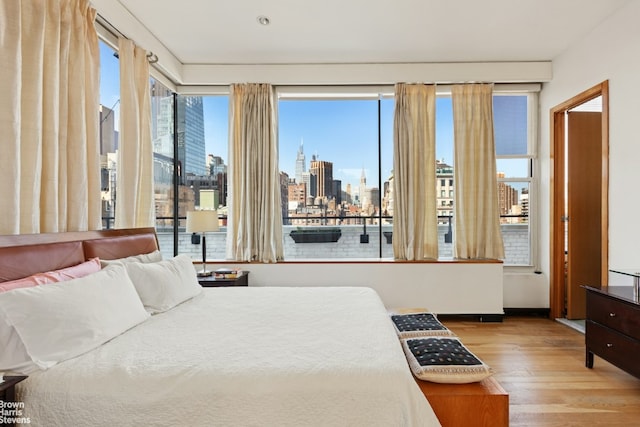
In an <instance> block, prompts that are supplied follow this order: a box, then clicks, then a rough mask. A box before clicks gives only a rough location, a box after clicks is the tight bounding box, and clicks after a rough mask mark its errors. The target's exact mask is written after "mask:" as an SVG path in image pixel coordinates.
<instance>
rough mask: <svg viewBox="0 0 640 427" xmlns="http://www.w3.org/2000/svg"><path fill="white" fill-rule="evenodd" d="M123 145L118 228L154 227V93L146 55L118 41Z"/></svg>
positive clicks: (127, 42) (119, 180) (119, 152)
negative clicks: (152, 119)
mask: <svg viewBox="0 0 640 427" xmlns="http://www.w3.org/2000/svg"><path fill="white" fill-rule="evenodd" d="M118 55H119V58H120V141H119V145H118V169H117V176H118V178H117V181H116V201H115V203H116V221H115V226H116V228H132V227H154V226H155V203H154V189H153V145H152V142H151V93H150V85H149V61H148V60H147V52H146V51H145V50H144V49H142V48H141V47H139V46H136V45H134V43H133V42H132V41H131V40H127V39H123V38H121V39H120V40H119V41H118Z"/></svg>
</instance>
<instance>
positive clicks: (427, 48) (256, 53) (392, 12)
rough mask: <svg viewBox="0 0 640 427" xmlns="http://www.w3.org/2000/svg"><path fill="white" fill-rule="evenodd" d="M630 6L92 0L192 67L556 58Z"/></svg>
mask: <svg viewBox="0 0 640 427" xmlns="http://www.w3.org/2000/svg"><path fill="white" fill-rule="evenodd" d="M629 1H630V0H321V1H308V0H180V1H177V0H94V2H93V3H94V4H95V5H96V6H95V7H96V8H97V9H98V13H99V14H101V16H103V17H104V18H105V19H107V20H108V21H110V22H112V21H116V22H114V24H116V23H117V24H116V26H118V29H119V30H120V31H121V32H122V33H124V34H125V35H127V36H131V34H133V33H135V32H136V31H140V27H144V28H145V29H146V30H148V32H149V33H151V35H152V36H153V38H155V39H156V42H158V43H159V44H161V45H162V46H164V47H165V48H166V49H167V50H168V51H169V52H170V53H171V54H172V55H173V56H174V57H175V58H176V59H177V61H179V62H180V63H182V64H185V65H186V64H292V63H294V64H318V63H325V64H326V63H407V62H409V63H441V62H495V61H549V60H553V58H555V57H556V56H557V55H559V54H560V53H562V52H563V51H564V50H566V49H567V48H569V47H570V46H571V45H572V44H573V43H575V42H576V41H577V40H579V39H581V38H582V37H584V36H585V35H586V34H588V33H589V31H591V30H592V29H593V28H594V27H596V26H597V25H598V24H600V23H601V22H602V21H604V20H605V19H606V18H607V17H608V16H609V15H611V14H612V13H614V12H615V11H616V10H617V9H619V8H620V7H622V6H623V5H624V4H625V3H628V2H629ZM107 3H111V4H118V5H117V7H119V8H120V9H123V8H124V9H126V10H128V12H129V13H130V14H131V15H132V16H129V17H128V19H126V20H123V19H121V18H118V17H115V16H111V15H112V14H113V13H112V10H114V9H113V8H114V7H113V6H111V5H109V6H107ZM124 9H123V10H124ZM259 15H265V16H268V17H269V18H270V20H271V24H270V25H268V26H262V25H260V24H258V22H257V19H256V18H257V17H258V16H259ZM122 22H124V23H125V24H124V27H123V26H122V25H123V24H122ZM136 26H137V27H138V28H137V29H136V28H134V27H136ZM132 38H134V39H135V37H132ZM136 41H138V40H136Z"/></svg>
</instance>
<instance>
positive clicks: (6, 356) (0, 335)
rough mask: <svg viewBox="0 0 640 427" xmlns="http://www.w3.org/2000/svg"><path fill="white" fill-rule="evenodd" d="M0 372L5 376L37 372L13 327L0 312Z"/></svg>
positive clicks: (36, 367)
mask: <svg viewBox="0 0 640 427" xmlns="http://www.w3.org/2000/svg"><path fill="white" fill-rule="evenodd" d="M0 348H1V349H2V351H0V372H4V373H5V375H11V374H15V375H28V374H30V373H31V372H33V371H37V370H38V366H37V365H36V364H35V363H33V360H31V357H29V354H27V349H26V348H24V344H23V343H22V340H21V339H20V337H19V336H18V333H17V332H16V330H15V328H14V327H13V325H10V324H9V323H7V319H6V318H5V316H4V313H3V312H0Z"/></svg>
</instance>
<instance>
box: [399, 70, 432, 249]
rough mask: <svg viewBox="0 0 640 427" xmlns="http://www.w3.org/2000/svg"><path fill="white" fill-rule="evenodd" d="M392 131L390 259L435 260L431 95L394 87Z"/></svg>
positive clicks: (417, 87)
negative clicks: (392, 202)
mask: <svg viewBox="0 0 640 427" xmlns="http://www.w3.org/2000/svg"><path fill="white" fill-rule="evenodd" d="M395 101H396V102H395V112H394V127H393V129H394V132H393V191H394V205H393V254H394V257H395V258H396V259H402V260H420V259H425V258H434V259H435V258H438V215H437V208H436V194H435V191H436V149H435V146H436V145H435V141H436V138H435V113H436V91H435V86H433V85H429V86H428V85H423V84H414V85H409V84H404V83H399V84H397V85H396V88H395Z"/></svg>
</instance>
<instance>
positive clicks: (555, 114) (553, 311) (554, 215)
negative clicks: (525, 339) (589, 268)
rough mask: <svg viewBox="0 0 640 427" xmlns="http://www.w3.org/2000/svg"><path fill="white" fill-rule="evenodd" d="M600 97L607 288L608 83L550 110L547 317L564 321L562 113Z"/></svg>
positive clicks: (603, 279)
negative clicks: (548, 283) (548, 284)
mask: <svg viewBox="0 0 640 427" xmlns="http://www.w3.org/2000/svg"><path fill="white" fill-rule="evenodd" d="M598 96H602V146H601V150H602V179H601V195H602V208H601V219H602V223H601V230H600V240H601V248H602V249H601V258H600V259H601V264H602V265H601V276H602V277H601V278H600V281H601V284H602V285H606V284H607V280H608V270H609V81H608V80H605V81H603V82H602V83H600V84H597V85H595V86H593V87H591V88H589V89H587V90H585V91H584V92H582V93H579V94H578V95H576V96H574V97H573V98H571V99H568V100H567V101H565V102H563V103H561V104H558V105H556V106H555V107H553V108H552V109H551V110H550V124H551V126H550V130H551V138H550V148H549V153H550V154H549V155H550V162H551V164H550V177H549V178H550V182H549V188H550V192H551V205H550V216H551V218H550V221H549V232H550V240H549V242H550V248H549V256H550V263H549V266H550V272H549V277H550V278H551V282H550V287H549V293H550V295H549V308H550V310H549V317H550V318H552V319H555V318H561V317H564V309H565V298H566V291H565V253H564V252H565V236H564V231H563V230H564V224H563V218H562V217H563V216H564V214H565V212H564V204H565V196H564V176H565V156H566V153H565V128H566V120H565V113H566V112H567V111H568V110H571V109H572V108H575V107H577V106H578V105H581V104H584V103H585V102H587V101H590V100H592V99H594V98H597V97H598Z"/></svg>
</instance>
